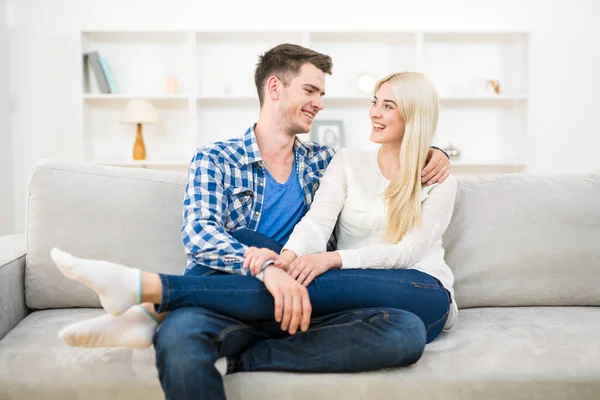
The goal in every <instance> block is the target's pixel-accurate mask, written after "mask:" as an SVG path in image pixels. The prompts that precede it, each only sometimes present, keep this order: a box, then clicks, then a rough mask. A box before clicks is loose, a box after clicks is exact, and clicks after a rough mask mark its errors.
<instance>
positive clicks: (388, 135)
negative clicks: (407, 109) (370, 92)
mask: <svg viewBox="0 0 600 400" xmlns="http://www.w3.org/2000/svg"><path fill="white" fill-rule="evenodd" d="M369 116H370V117H371V141H373V142H374V143H379V144H398V145H400V144H402V138H403V137H404V118H402V116H401V115H400V109H399V108H398V104H397V103H396V96H395V95H394V92H393V90H392V85H391V84H390V83H389V82H385V83H384V84H383V85H381V87H380V88H379V90H378V91H377V93H376V94H375V96H374V97H373V105H372V106H371V111H370V112H369Z"/></svg>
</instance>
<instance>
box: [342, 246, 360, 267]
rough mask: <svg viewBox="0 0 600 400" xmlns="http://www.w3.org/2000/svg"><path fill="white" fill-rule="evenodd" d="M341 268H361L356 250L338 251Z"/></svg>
mask: <svg viewBox="0 0 600 400" xmlns="http://www.w3.org/2000/svg"><path fill="white" fill-rule="evenodd" d="M337 253H338V254H339V255H340V258H341V259H342V268H361V260H360V254H359V253H358V251H356V250H338V251H337Z"/></svg>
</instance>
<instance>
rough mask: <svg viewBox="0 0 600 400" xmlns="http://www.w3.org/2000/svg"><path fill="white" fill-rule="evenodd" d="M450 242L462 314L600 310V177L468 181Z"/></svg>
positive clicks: (504, 177)
mask: <svg viewBox="0 0 600 400" xmlns="http://www.w3.org/2000/svg"><path fill="white" fill-rule="evenodd" d="M443 241H444V248H445V249H446V262H447V263H448V265H449V266H450V267H451V268H452V271H453V272H454V275H455V285H454V289H455V295H456V299H457V304H458V306H459V307H482V306H531V305H566V306H569V305H600V290H599V288H600V173H593V174H588V175H577V176H562V177H561V176H554V177H548V176H547V177H543V176H532V175H527V174H516V175H502V176H488V177H461V178H460V179H459V183H458V192H457V197H456V202H455V208H454V214H453V216H452V221H451V222H450V225H449V227H448V229H447V231H446V233H445V234H444V236H443ZM459 318H460V317H459Z"/></svg>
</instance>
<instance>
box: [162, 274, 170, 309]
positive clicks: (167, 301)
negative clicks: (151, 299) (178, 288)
mask: <svg viewBox="0 0 600 400" xmlns="http://www.w3.org/2000/svg"><path fill="white" fill-rule="evenodd" d="M162 276H163V280H162V281H163V285H164V287H163V299H162V304H160V305H159V309H160V310H161V311H162V310H164V309H166V308H168V307H169V304H170V302H171V299H170V295H171V291H170V290H169V288H170V285H169V276H168V275H162Z"/></svg>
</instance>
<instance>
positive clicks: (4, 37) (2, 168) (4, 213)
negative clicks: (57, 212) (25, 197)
mask: <svg viewBox="0 0 600 400" xmlns="http://www.w3.org/2000/svg"><path fill="white" fill-rule="evenodd" d="M7 5H8V2H7V1H6V0H0V236H2V235H5V234H7V233H14V231H15V216H14V212H15V203H14V198H15V194H14V184H13V181H14V171H13V157H12V155H13V154H12V153H13V148H12V147H13V146H12V137H11V129H10V126H11V119H10V109H9V102H10V101H9V99H10V88H9V82H10V80H9V70H10V57H9V53H10V50H9V33H8V23H7V11H8V10H7Z"/></svg>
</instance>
